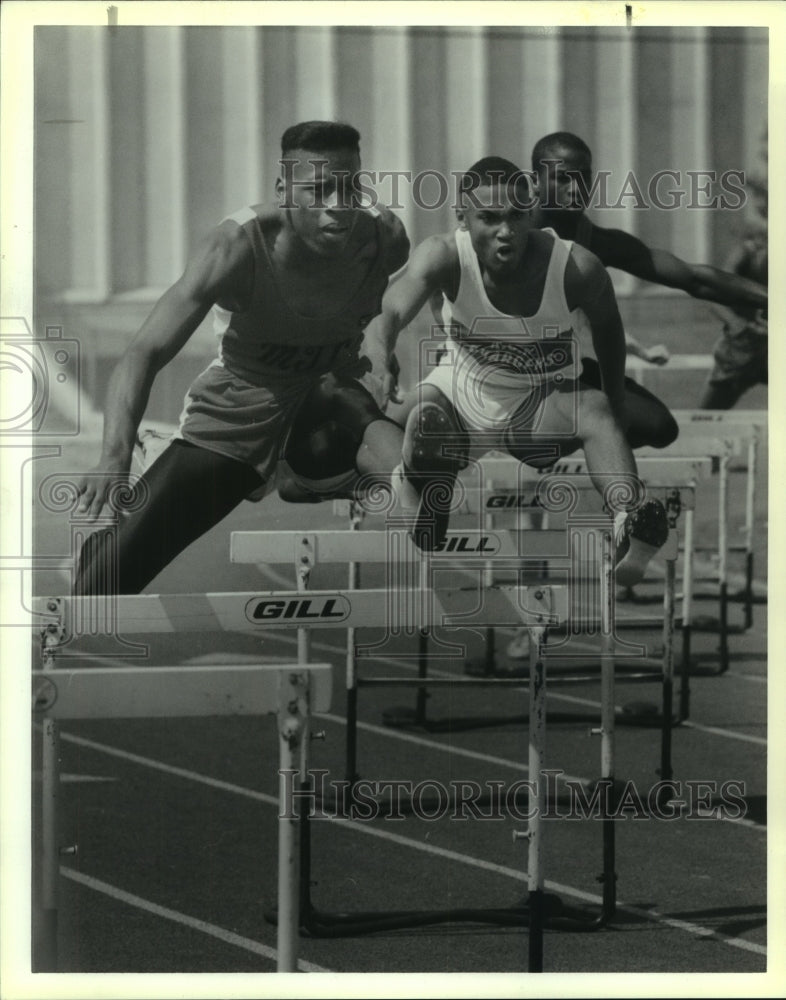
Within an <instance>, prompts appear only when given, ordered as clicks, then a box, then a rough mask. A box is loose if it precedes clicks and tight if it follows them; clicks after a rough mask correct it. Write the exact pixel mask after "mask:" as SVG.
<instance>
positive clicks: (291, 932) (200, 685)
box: [32, 595, 332, 972]
mask: <svg viewBox="0 0 786 1000" xmlns="http://www.w3.org/2000/svg"><path fill="white" fill-rule="evenodd" d="M188 596H190V595H185V598H183V600H186V599H187V598H188ZM193 597H194V599H195V600H196V601H201V600H202V595H193ZM251 598H252V595H247V599H248V600H250V599H251ZM115 600H117V599H116V598H98V599H97V598H74V599H69V598H47V599H45V600H38V599H37V600H36V601H35V603H34V612H35V613H36V614H37V615H39V616H43V617H45V618H46V619H47V621H46V624H45V625H44V627H43V630H42V632H41V662H42V666H41V669H39V670H33V671H32V685H33V688H32V692H33V702H32V708H33V717H34V719H37V720H39V719H40V721H41V726H42V733H43V744H42V764H41V785H42V798H41V844H42V846H41V856H40V873H41V888H40V893H41V908H40V909H41V914H40V915H41V956H40V957H41V961H40V966H41V968H40V971H43V972H56V971H57V968H58V898H59V891H58V890H59V879H60V856H61V854H62V853H73V851H74V848H73V847H69V848H63V847H62V846H61V844H60V822H59V805H60V773H59V756H60V749H59V745H60V734H59V723H60V721H61V720H63V719H129V718H178V717H195V716H197V717H202V716H208V715H211V716H213V715H230V716H259V715H266V714H272V713H275V714H276V716H277V719H278V731H279V819H278V920H277V924H278V929H277V947H276V968H277V971H278V972H296V971H297V954H298V941H299V928H300V846H299V836H300V824H299V822H298V820H297V818H295V817H293V816H292V815H289V814H288V812H287V810H286V809H285V808H284V804H285V798H284V796H285V779H284V775H285V774H286V773H293V772H295V771H299V772H300V773H301V775H305V772H306V755H307V747H308V742H309V737H310V734H309V723H310V717H311V714H312V713H313V712H326V711H328V709H329V708H330V701H331V693H332V676H331V675H332V668H331V667H330V665H329V664H327V663H309V664H308V665H307V666H303V665H299V664H294V663H280V664H275V665H272V664H258V665H256V664H255V665H248V664H244V665H242V666H232V665H227V666H203V667H194V666H182V665H181V666H164V667H138V666H136V667H87V668H86V667H72V666H68V667H61V666H59V665H58V658H59V656H60V654H61V652H62V647H63V645H64V644H65V643H66V642H67V641H68V640H69V639H70V638H71V637H73V628H72V625H73V620H74V616H75V615H74V613H75V610H76V611H77V615H78V610H77V609H75V607H74V605H79V604H80V603H82V604H83V603H84V602H90V603H91V604H92V605H93V606H95V604H96V601H98V602H104V601H115ZM137 602H141V604H142V607H143V608H145V609H148V612H149V613H151V616H152V617H151V619H150V621H148V619H147V617H146V613H145V612H144V611H142V613H141V614H140V612H139V610H138V609H137V606H136V605H137ZM181 603H182V601H181ZM165 610H166V609H165V608H163V607H162V602H161V599H158V598H149V597H141V598H138V597H128V598H122V612H121V613H120V614H119V616H118V618H117V621H118V624H119V625H120V626H121V627H122V629H123V631H125V632H149V631H173V630H177V631H180V630H181V627H182V626H183V625H184V621H182V620H181V621H179V622H167V616H166V614H165ZM162 611H163V612H164V614H161V612H162ZM123 612H124V613H123ZM151 622H152V628H151V627H150V623H151ZM189 622H190V620H189ZM167 626H168V627H167ZM186 627H188V624H186ZM202 630H203V629H200V631H202Z"/></svg>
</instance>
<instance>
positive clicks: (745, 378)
mask: <svg viewBox="0 0 786 1000" xmlns="http://www.w3.org/2000/svg"><path fill="white" fill-rule="evenodd" d="M767 349H768V339H767V337H766V336H763V335H762V334H758V333H753V332H751V331H750V330H746V329H742V330H740V331H739V332H738V333H734V334H732V333H724V335H723V336H722V337H721V338H720V340H719V341H717V343H716V344H715V349H714V351H713V357H714V359H715V366H714V367H713V369H712V373H711V374H710V379H709V381H710V385H713V384H718V383H720V382H729V381H739V382H740V383H741V384H743V385H744V386H745V387H750V386H754V385H757V384H759V383H762V384H764V385H766V384H767V380H768V376H769V370H768V366H767Z"/></svg>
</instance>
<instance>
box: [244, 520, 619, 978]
mask: <svg viewBox="0 0 786 1000" xmlns="http://www.w3.org/2000/svg"><path fill="white" fill-rule="evenodd" d="M591 530H592V533H593V536H594V537H597V536H598V535H599V534H601V535H602V538H601V547H600V550H599V551H602V557H601V560H600V561H601V563H602V567H603V573H602V580H604V581H605V585H603V584H602V585H601V588H600V607H599V610H598V613H597V614H598V618H599V621H600V624H601V637H602V648H601V656H602V659H603V662H604V663H605V664H606V670H605V671H604V684H605V690H604V699H603V706H602V717H601V726H600V727H599V728H598V729H597V730H596V734H597V735H600V736H601V771H602V778H601V780H602V781H603V783H604V785H603V787H604V788H605V789H606V791H607V792H609V791H611V790H612V788H613V785H614V773H613V770H614V695H613V680H614V678H613V670H612V669H610V664H611V643H612V641H613V634H612V633H613V593H612V590H611V583H610V581H611V564H612V557H611V536H610V531H609V530H608V529H607V530H605V531H603V532H599V530H598V527H597V519H594V520H593V523H592V525H591ZM553 534H554V535H558V536H559V538H560V539H561V540H562V542H563V544H564V543H565V539H566V532H565V531H564V530H560V531H558V532H554V533H553ZM496 542H497V544H498V545H499V550H498V555H499V557H500V558H502V559H508V560H510V559H512V558H513V557H515V559H516V560H519V559H520V558H521V553H520V552H519V550H518V548H517V545H516V540H515V539H514V538H513V537H512V535H511V533H509V532H508V533H501V532H500V533H497V537H496ZM448 549H450V546H448ZM477 550H478V547H476V548H475V552H477ZM462 554H463V553H462ZM483 554H484V557H485V553H483ZM469 558H470V565H471V566H472V565H474V566H475V568H477V567H478V562H477V559H476V558H473V556H472V555H471V554H470V557H469ZM230 559H231V561H232V562H234V563H253V564H256V565H274V564H275V565H282V564H284V565H294V567H295V570H296V575H297V586H298V589H297V591H296V593H297V594H298V595H299V597H300V599H301V601H306V602H307V603H308V608H309V611H310V609H311V604H310V602H311V601H312V600H313V601H315V608H317V607H320V606H321V602H322V601H323V597H324V595H323V592H321V591H312V590H309V589H308V583H309V578H310V575H311V572H312V570H313V568H314V567H315V566H316V565H317V564H323V563H342V564H344V563H349V564H350V566H352V565H353V564H354V565H355V566H357V564H359V563H371V562H374V563H383V564H387V565H389V566H394V567H396V568H400V567H412V566H416V567H417V571H418V578H419V583H420V587H419V588H417V587H415V588H413V587H410V586H408V583H409V582H411V581H409V580H407V579H406V578H402V577H401V576H397V578H396V581H395V583H396V587H394V588H388V589H385V590H376V591H368V590H361V589H358V590H347V591H345V592H343V597H344V598H345V599H346V600H347V602H348V605H349V607H344V608H343V610H342V611H341V612H339V610H338V609H337V610H336V614H335V615H332V616H331V617H339V614H340V613H343V614H345V617H344V619H343V626H344V627H345V628H347V630H349V629H353V630H354V629H355V628H358V627H379V626H380V624H385V623H386V621H389V620H390V619H389V617H388V616H390V615H391V614H392V615H393V616H395V618H396V625H397V626H398V627H399V628H402V629H403V630H404V631H405V632H408V633H410V634H413V635H414V634H415V633H416V632H417V633H419V634H424V633H425V634H428V630H429V629H431V628H433V627H452V628H473V627H474V628H477V627H478V626H482V625H485V624H486V623H487V622H488V621H489V619H490V620H491V621H493V622H495V623H497V624H500V625H502V624H515V625H519V626H523V627H525V628H527V629H528V632H529V636H530V652H531V669H530V677H529V694H530V699H529V716H528V718H529V722H530V750H529V768H530V773H533V772H535V773H536V774H540V773H541V770H542V767H543V763H544V759H545V758H544V745H543V744H544V740H545V721H546V714H545V696H546V655H545V653H546V643H545V633H546V630H547V629H550V628H554V627H556V626H558V625H559V624H560V623H563V622H565V621H567V620H568V618H569V617H570V610H569V607H568V597H567V588H566V587H564V586H553V585H546V586H540V585H533V586H526V587H525V586H518V585H516V586H495V587H492V588H487V589H486V588H484V589H483V590H482V594H483V600H482V602H480V604H479V602H478V596H479V594H480V592H481V591H480V587H476V588H467V589H463V588H447V589H440V590H437V589H436V588H433V587H432V586H431V585H430V584H431V581H432V574H431V570H432V559H433V561H434V564H436V563H442V564H443V565H448V564H449V565H450V567H451V569H453V568H454V567H455V566H456V565H457V563H456V559H457V556H456V553H454V552H450V551H448V552H446V553H444V554H442V555H440V554H438V553H433V554H431V556H430V557H426V558H424V555H423V553H421V552H420V550H419V549H417V548H416V546H415V545H414V543H413V542H412V541H411V539H410V538H409V536H408V534H407V533H406V531H403V530H396V529H391V530H388V531H363V532H361V531H358V530H356V529H355V530H349V531H332V532H331V531H321V532H308V531H303V532H295V531H269V532H265V531H261V532H260V531H247V532H233V533H232V538H231V548H230ZM402 584H403V586H402ZM391 593H393V597H392V599H391ZM305 594H308V595H309V597H308V598H305V597H304V595H305ZM371 595H376V599H377V604H376V608H374V607H373V606H372V604H370V603H368V602H369V601H370V599H371ZM278 603H279V607H278V624H283V625H284V626H285V627H289V628H298V656H299V658H301V657H308V654H309V640H308V635H307V634H306V633H307V630H308V629H311V628H314V627H320V625H321V624H323V623H324V622H323V621H320V620H319V617H318V616H317V615H316V614H311V613H308V614H304V615H303V616H302V620H300V621H297V620H296V619H295V612H294V611H293V612H292V613H291V614H290V613H288V612H287V610H286V609H284V607H283V601H279V602H278ZM361 604H362V609H361ZM333 608H336V605H335V604H334V605H333ZM264 617H267V614H266V613H265V615H264ZM268 623H269V624H275V622H273V621H270V622H268ZM329 624H330V625H331V626H333V625H336V624H339V625H340V624H342V623H341V622H338V623H336V622H335V621H330V622H329ZM352 634H354V633H352ZM353 660H354V657H350V654H349V650H348V654H347V663H348V671H347V691H348V705H349V707H348V711H347V716H348V728H350V727H351V728H353V729H356V721H355V720H356V718H357V704H356V692H357V687H358V686H359V681H360V679H359V678H358V677H357V671H356V670H355V664H354V662H351V661H353ZM363 683H364V684H366V685H379V686H382V685H387V686H410V687H411V686H423V685H424V684H439V683H451V684H457V685H460V686H478V685H479V684H480V685H482V686H488V685H489V684H492V685H495V684H497V683H498V682H497V681H493V680H492V681H488V680H486V681H482V680H478V679H475V678H456V679H443V678H426V679H421V678H401V677H373V678H364V679H363ZM512 686H515V687H523V686H524V683H523V682H522V681H521V679H517V680H516V681H514V682H512ZM349 699H355V700H354V701H352V700H349ZM347 748H348V754H349V755H350V756H349V757H348V760H347V767H346V773H347V775H348V776H351V777H353V778H356V776H357V760H356V737H355V735H354V734H353V735H352V736H349V735H348V739H347ZM350 748H351V749H350ZM348 784H349V780H348ZM536 799H537V801H536V810H535V815H534V817H533V821H532V823H531V824H530V826H529V828H528V829H527V831H525V832H522V831H518V835H520V836H523V837H526V839H527V840H528V843H529V854H528V869H527V871H528V886H529V897H528V905H527V907H526V908H523V907H514V908H509V909H502V910H501V909H492V910H489V909H473V908H460V909H450V910H428V911H398V912H378V913H349V914H345V913H326V912H324V911H319V910H317V909H316V908H315V907H314V906H313V904H312V903H311V900H310V892H309V879H308V877H307V876H304V878H303V896H302V897H301V914H304V915H305V919H304V921H303V927H304V931H305V932H306V933H308V934H310V935H312V936H322V937H339V936H355V935H359V934H366V933H372V932H375V931H379V930H392V929H400V928H405V927H417V926H426V925H429V924H436V923H444V922H454V921H469V922H482V923H492V924H500V925H506V924H507V925H523V924H526V925H527V926H528V928H529V967H530V970H531V971H541V969H542V950H543V930H544V926H548V927H554V928H560V927H563V928H570V929H572V930H594V929H596V928H598V927H600V926H602V925H603V924H605V923H606V922H607V921H608V920H609V919H611V917H612V916H613V913H614V910H615V905H616V903H615V901H616V890H615V882H616V874H615V872H614V825H613V824H614V819H613V817H611V816H609V815H604V817H603V865H604V871H603V875H602V876H601V877H600V880H601V881H602V882H603V887H604V889H603V903H602V908H601V911H600V913H599V915H598V916H597V917H596V918H594V919H587V917H586V916H584V915H582V916H578V915H577V914H573V915H569V911H568V910H567V909H563V913H564V915H557V916H554V915H550V914H549V913H548V912H547V905H546V901H545V899H544V891H543V883H544V877H543V866H542V860H541V851H542V847H541V843H542V831H541V828H540V813H541V809H542V808H543V807H544V806H545V785H544V783H543V782H542V781H538V782H537V789H536ZM346 801H347V802H349V803H351V801H352V797H351V793H350V794H349V795H348V796H347V799H346ZM308 829H309V823H308V817H307V814H306V815H305V817H304V832H303V834H302V835H301V843H304V844H309V843H310V839H309V837H310V835H309V833H308ZM301 870H302V872H306V873H308V872H310V862H309V855H308V849H306V852H305V854H304V857H303V860H302V864H301Z"/></svg>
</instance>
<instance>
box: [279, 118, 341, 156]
mask: <svg viewBox="0 0 786 1000" xmlns="http://www.w3.org/2000/svg"><path fill="white" fill-rule="evenodd" d="M294 149H307V150H309V152H313V153H324V152H325V151H327V150H333V149H350V150H353V151H354V152H357V153H358V154H359V153H360V132H358V130H357V129H356V128H353V127H352V126H351V125H347V124H346V123H344V122H319V121H314V122H300V123H299V124H297V125H290V127H289V128H288V129H287V130H286V131H285V132H284V134H283V135H282V136H281V155H282V156H286V155H287V153H291V152H292V150H294Z"/></svg>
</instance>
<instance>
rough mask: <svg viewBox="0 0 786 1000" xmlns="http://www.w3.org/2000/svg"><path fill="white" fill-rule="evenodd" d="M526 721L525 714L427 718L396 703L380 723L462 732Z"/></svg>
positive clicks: (405, 727)
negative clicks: (495, 716)
mask: <svg viewBox="0 0 786 1000" xmlns="http://www.w3.org/2000/svg"><path fill="white" fill-rule="evenodd" d="M527 721H528V716H526V715H510V716H504V717H497V718H494V717H492V716H488V715H486V716H466V717H463V718H462V717H459V718H450V717H448V718H445V719H429V718H426V717H425V716H424V715H423V714H422V713H420V712H418V710H417V709H414V708H408V707H407V706H405V705H397V706H395V707H393V708H388V709H385V711H383V713H382V723H383V725H385V726H388V728H390V729H422V730H423V731H424V732H427V733H450V732H462V731H464V730H468V729H488V728H489V727H490V726H504V725H522V724H524V723H526V722H527Z"/></svg>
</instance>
